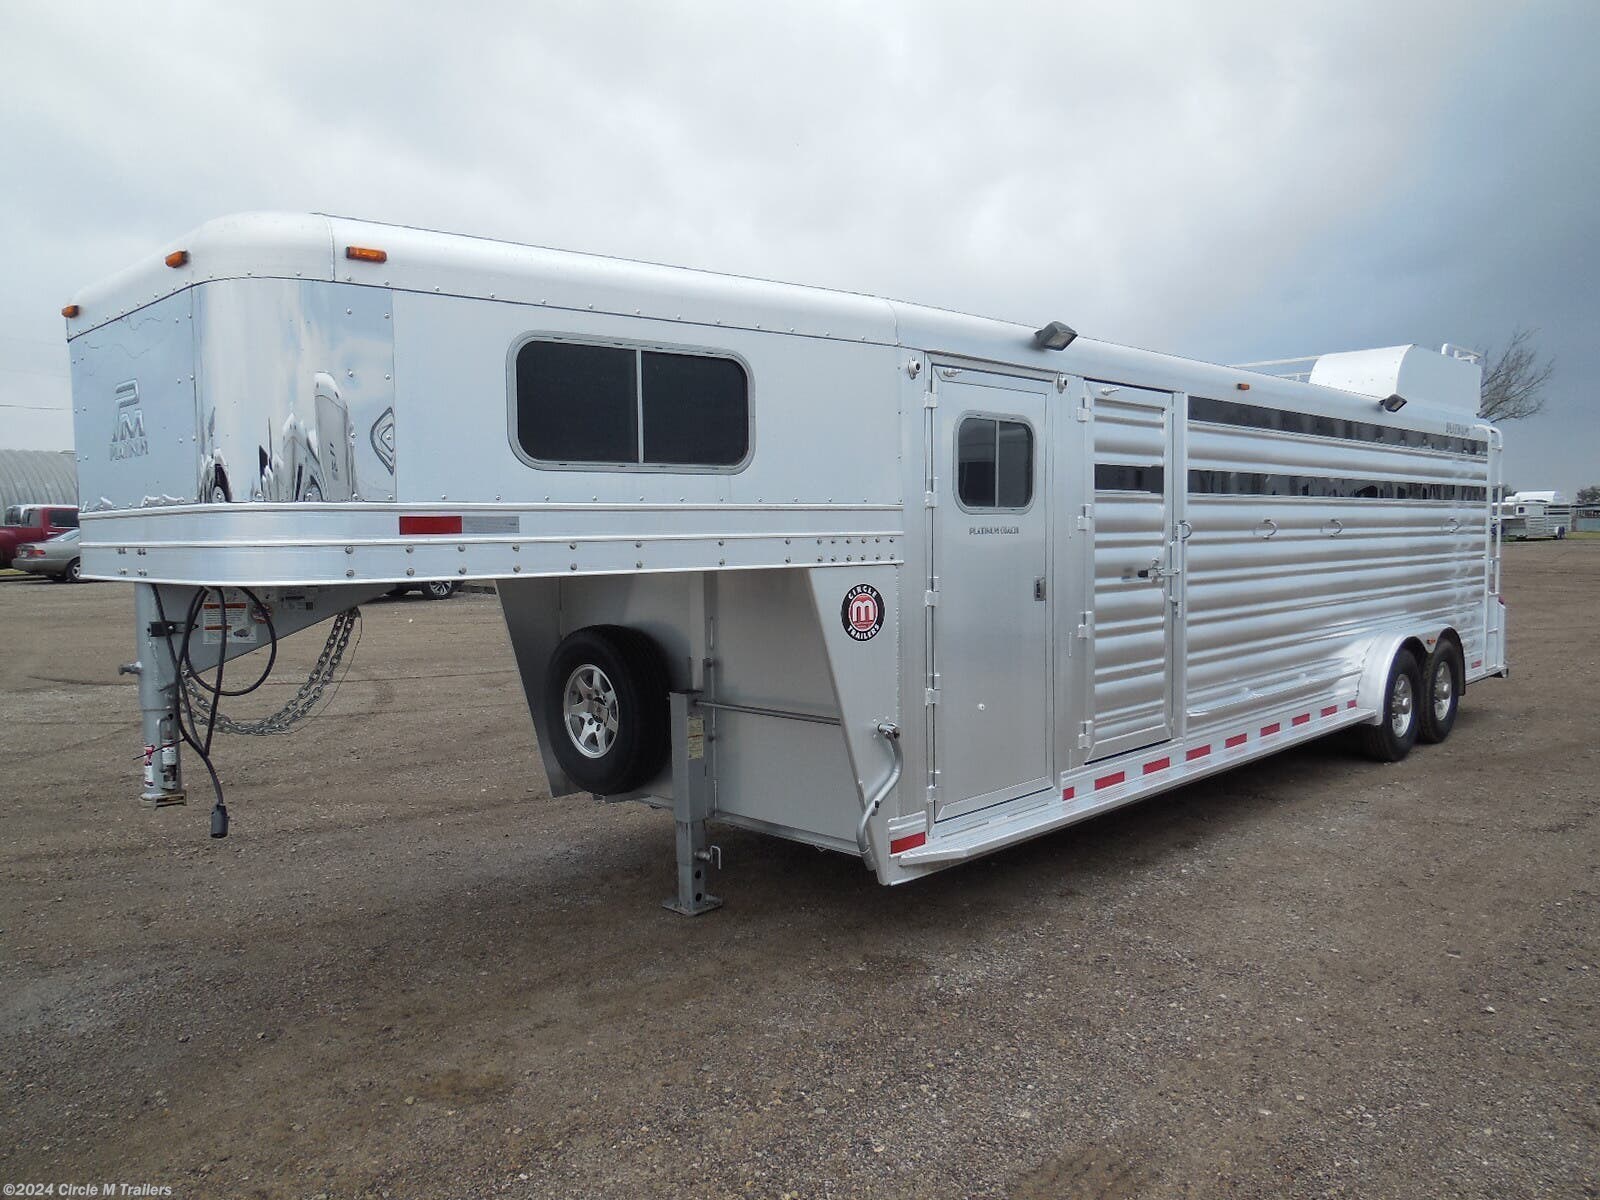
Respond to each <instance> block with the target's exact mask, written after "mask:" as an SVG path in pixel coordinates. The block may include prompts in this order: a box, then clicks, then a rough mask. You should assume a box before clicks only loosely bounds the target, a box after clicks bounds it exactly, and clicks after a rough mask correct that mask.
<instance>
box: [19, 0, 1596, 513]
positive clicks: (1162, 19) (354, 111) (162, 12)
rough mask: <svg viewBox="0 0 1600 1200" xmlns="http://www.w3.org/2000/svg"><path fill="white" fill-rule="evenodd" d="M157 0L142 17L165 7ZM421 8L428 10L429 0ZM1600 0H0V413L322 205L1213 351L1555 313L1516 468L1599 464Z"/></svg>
mask: <svg viewBox="0 0 1600 1200" xmlns="http://www.w3.org/2000/svg"><path fill="white" fill-rule="evenodd" d="M153 14H159V15H153ZM424 14H425V15H424ZM1597 50H1600V2H1596V0H1574V2H1572V3H1510V4H1507V3H1494V4H1488V3H1483V4H1476V3H1467V2H1464V0H1452V2H1449V3H1415V2H1412V0H1383V2H1381V3H1368V2H1365V0H1343V2H1340V3H1330V4H1326V5H1311V4H1285V3H1282V2H1281V0H1276V2H1273V3H1261V4H1254V3H1235V2H1230V0H1208V2H1206V3H1190V2H1184V3H1171V4H1155V3H1151V4H1141V3H1134V2H1121V3H1113V2H1110V0H1108V2H1106V3H1102V4H1087V3H1074V2H1070V0H1054V2H1051V3H1039V4H1006V3H1001V2H990V3H984V4H963V5H954V4H950V5H945V4H935V3H923V4H911V3H890V2H885V0H872V2H870V3H866V2H863V3H856V4H846V3H824V2H822V0H807V2H806V3H803V4H800V3H797V4H782V3H776V2H773V0H761V2H760V3H753V2H751V3H746V2H741V3H728V4H713V3H696V2H693V0H680V2H678V3H669V2H666V0H654V2H649V3H636V4H620V3H619V4H607V3H598V2H594V0H590V2H585V3H571V4H536V3H518V4H506V5H500V6H496V5H488V4H474V3H459V4H448V5H427V6H423V5H420V4H413V5H398V4H391V5H382V6H380V5H376V4H374V5H361V4H339V5H334V4H297V3H283V2H274V3H272V4H251V5H243V4H239V5H228V4H217V3H208V4H195V5H182V4H176V5H155V4H149V5H147V4H127V3H119V4H114V5H106V4H98V3H82V2H75V3H72V4H60V3H49V4H44V3H26V2H21V0H11V2H8V3H6V4H5V5H4V6H3V7H0V249H3V251H4V258H3V266H0V446H6V445H10V446H35V447H50V446H61V447H64V446H66V445H68V444H70V439H71V429H70V424H69V422H68V420H67V418H66V416H65V412H66V408H67V405H68V387H67V375H66V352H65V349H64V344H63V341H62V322H61V319H60V317H59V316H58V315H57V314H58V312H59V310H60V307H61V305H62V304H63V303H65V302H66V300H67V298H68V297H69V296H71V295H72V294H73V293H74V292H75V291H76V290H77V289H78V288H80V287H81V286H82V285H84V284H86V283H89V282H92V281H94V280H96V279H98V278H100V277H101V276H104V275H107V274H109V273H111V272H112V271H114V270H116V269H118V268H120V267H122V266H124V265H126V264H127V263H129V262H131V261H133V260H134V259H136V258H138V257H140V256H141V255H146V254H149V253H150V252H151V251H152V250H154V249H155V248H156V247H158V246H159V245H160V244H161V243H162V242H164V241H166V240H168V239H170V238H174V237H176V236H178V235H180V234H182V233H183V232H185V231H186V230H188V229H190V228H192V227H194V226H195V225H197V224H199V223H200V222H202V221H204V220H207V219H208V218H211V217H215V216H220V215H222V214H225V213H229V212H235V211H240V210H249V209H290V210H315V211H325V212H334V213H345V214H350V215H356V216H363V217H371V218H374V219H378V220H387V221H395V222H402V223H406V224H417V225H426V226H431V227H435V228H440V229H449V230H457V231H461V232H466V233H474V234H482V235H486V236H491V237H503V238H508V239H513V240H517V241H529V242H538V243H542V244H546V245H552V246H560V247H565V248H570V249H578V250H592V251H598V252H602V253H606V254H618V255H626V256H630V257H637V258H647V259H652V260H656V261H662V262H670V263H679V264H684V265H689V266H698V267H708V268H712V269H717V270H725V271H734V272H739V273H744V274H752V275H760V276H766V277H770V278H776V279H785V280H793V281H797V282H803V283H813V284H820V285H823V286H827V287H838V288H845V289H850V290H855V291H867V292H875V293H880V294H886V295H891V296H896V297H901V298H905V299H909V300H916V301H921V302H924V303H930V304H937V305H943V306H947V307H952V308H959V309H963V310H966V311H969V312H977V313H982V314H985V315H990V316H996V317H1003V318H1008V319H1014V320H1018V321H1023V322H1028V323H1030V324H1043V323H1044V322H1045V321H1047V320H1050V319H1061V320H1065V321H1067V322H1068V323H1069V324H1071V325H1073V326H1074V327H1076V328H1077V329H1079V330H1080V331H1082V332H1084V333H1086V334H1090V335H1092V336H1095V337H1100V338H1105V339H1108V340H1111V341H1118V342H1124V343H1129V344H1133V345H1139V346H1147V347H1151V348H1154V349H1159V350H1165V351H1170V352H1174V353H1179V354H1186V355H1190V356H1193V357H1197V358H1206V359H1211V360H1214V361H1221V362H1240V361H1247V360H1254V359H1261V358H1279V357H1288V356H1291V355H1300V354H1312V353H1316V352H1318V351H1325V350H1340V349H1352V348H1357V347H1365V346H1383V345H1395V344H1400V343H1406V342H1416V343H1419V344H1421V345H1426V346H1432V347H1437V346H1438V345H1439V344H1440V343H1441V342H1444V341H1447V340H1448V341H1455V342H1461V343H1466V344H1470V345H1477V346H1483V345H1486V344H1490V345H1492V344H1494V343H1496V342H1498V341H1500V340H1503V339H1504V338H1505V337H1506V335H1507V334H1508V333H1509V332H1510V331H1511V330H1512V329H1513V328H1515V327H1516V326H1519V325H1527V326H1532V327H1535V328H1537V329H1538V330H1539V342H1540V344H1541V346H1542V347H1543V349H1544V350H1545V351H1547V352H1548V353H1550V354H1552V355H1553V356H1554V357H1555V358H1556V360H1557V374H1556V376H1555V378H1554V380H1553V381H1552V384H1551V388H1550V397H1551V398H1550V405H1549V408H1548V410H1547V411H1546V412H1545V414H1544V415H1543V416H1541V417H1539V418H1536V419H1535V420H1533V421H1527V422H1518V423H1516V424H1514V425H1513V426H1511V427H1510V428H1509V429H1508V430H1507V438H1506V441H1507V446H1508V458H1509V462H1508V472H1507V474H1508V480H1509V482H1511V483H1512V484H1514V485H1519V486H1521V487H1524V488H1538V487H1559V488H1562V489H1563V490H1565V491H1567V492H1568V493H1569V494H1570V493H1571V492H1573V491H1574V490H1575V489H1576V488H1577V487H1578V486H1579V485H1582V484H1585V483H1600V397H1597V395H1596V388H1595V386H1594V380H1595V378H1596V374H1597V371H1600V349H1597V347H1596V338H1595V334H1596V331H1597V327H1600V276H1597V270H1596V268H1597V265H1600V264H1597V263H1596V239H1597V235H1600V215H1597V214H1600V202H1597V201H1600V197H1597V192H1600V165H1597V164H1600V132H1597V130H1600V72H1597V71H1596V70H1595V66H1594V62H1595V58H1596V51H1597Z"/></svg>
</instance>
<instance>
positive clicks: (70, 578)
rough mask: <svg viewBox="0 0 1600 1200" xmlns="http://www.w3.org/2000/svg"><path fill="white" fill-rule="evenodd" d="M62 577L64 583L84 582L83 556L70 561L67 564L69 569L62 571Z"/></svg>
mask: <svg viewBox="0 0 1600 1200" xmlns="http://www.w3.org/2000/svg"><path fill="white" fill-rule="evenodd" d="M61 579H62V582H64V583H82V582H83V560H82V559H81V558H75V559H73V560H72V561H71V562H69V563H68V564H67V569H66V570H65V571H63V572H61Z"/></svg>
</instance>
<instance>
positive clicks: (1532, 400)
mask: <svg viewBox="0 0 1600 1200" xmlns="http://www.w3.org/2000/svg"><path fill="white" fill-rule="evenodd" d="M1536 332H1537V331H1536V330H1533V329H1523V328H1520V327H1519V328H1518V329H1516V330H1515V331H1513V333H1512V334H1511V337H1510V339H1509V340H1508V341H1507V342H1506V344H1505V346H1504V347H1503V348H1502V349H1501V350H1500V352H1499V353H1498V354H1497V353H1495V352H1493V351H1490V353H1489V355H1488V360H1487V363H1486V365H1485V366H1484V370H1483V398H1482V399H1481V400H1480V401H1479V402H1478V415H1479V416H1480V417H1484V418H1486V419H1487V420H1490V421H1516V420H1519V419H1520V418H1522V417H1531V416H1533V415H1534V414H1535V413H1537V412H1538V411H1539V410H1540V409H1542V408H1543V407H1544V401H1545V395H1544V385H1545V384H1547V383H1549V382H1550V376H1551V374H1552V373H1553V372H1554V371H1555V368H1556V364H1555V360H1554V359H1552V358H1545V357H1543V356H1542V355H1541V354H1540V353H1539V348H1538V347H1537V346H1536V345H1534V342H1533V335H1534V334H1535V333H1536Z"/></svg>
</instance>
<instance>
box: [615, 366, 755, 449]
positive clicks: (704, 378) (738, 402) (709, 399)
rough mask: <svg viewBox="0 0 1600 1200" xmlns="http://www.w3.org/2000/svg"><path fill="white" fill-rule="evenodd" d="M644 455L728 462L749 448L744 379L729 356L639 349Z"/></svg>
mask: <svg viewBox="0 0 1600 1200" xmlns="http://www.w3.org/2000/svg"><path fill="white" fill-rule="evenodd" d="M641 358H642V362H643V367H642V370H643V376H642V378H643V380H644V461H645V462H647V463H662V464H681V465H701V466H710V467H731V466H733V465H735V464H736V463H739V462H742V461H743V460H744V456H745V452H746V451H748V450H749V448H750V412H749V384H748V382H747V380H746V379H745V374H744V368H743V367H741V366H740V365H739V364H738V363H736V362H734V361H733V360H732V359H730V358H708V357H706V356H705V355H699V354H662V353H659V352H657V351H653V350H646V351H644V352H643V354H642V355H641Z"/></svg>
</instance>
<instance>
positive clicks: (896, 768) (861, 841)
mask: <svg viewBox="0 0 1600 1200" xmlns="http://www.w3.org/2000/svg"><path fill="white" fill-rule="evenodd" d="M878 736H879V737H881V738H882V739H883V740H884V741H886V742H888V743H889V753H890V754H892V755H893V756H894V765H893V766H892V767H890V768H889V777H888V778H887V779H885V780H884V781H883V782H882V783H880V784H879V785H878V788H877V790H876V791H875V792H873V793H872V799H870V800H868V801H867V802H866V804H865V805H863V806H862V810H861V824H859V825H857V826H856V849H858V850H860V851H861V857H862V858H864V859H867V860H868V861H871V858H872V847H871V846H870V845H868V843H867V823H868V822H869V821H871V820H872V818H873V816H874V815H876V813H877V811H878V809H879V807H881V806H882V804H883V802H884V800H885V799H887V798H888V795H889V793H890V792H892V791H894V785H895V784H897V783H899V782H900V772H901V771H902V770H904V769H905V765H906V764H905V756H904V755H902V754H901V753H900V727H899V726H898V725H896V724H895V723H894V722H893V721H879V722H878Z"/></svg>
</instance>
